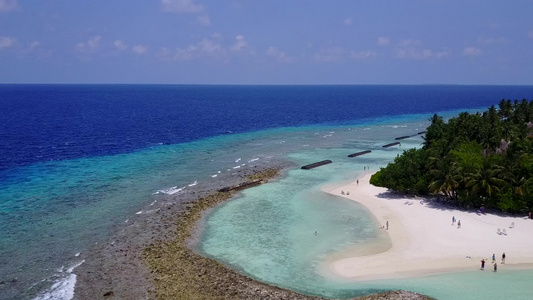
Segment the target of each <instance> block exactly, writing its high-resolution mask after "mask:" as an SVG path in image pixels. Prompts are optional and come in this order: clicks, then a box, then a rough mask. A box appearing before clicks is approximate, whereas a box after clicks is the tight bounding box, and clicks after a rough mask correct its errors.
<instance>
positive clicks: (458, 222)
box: [457, 220, 461, 228]
mask: <svg viewBox="0 0 533 300" xmlns="http://www.w3.org/2000/svg"><path fill="white" fill-rule="evenodd" d="M457 228H461V220H459V221H457Z"/></svg>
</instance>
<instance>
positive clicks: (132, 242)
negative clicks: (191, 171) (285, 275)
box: [73, 164, 432, 300]
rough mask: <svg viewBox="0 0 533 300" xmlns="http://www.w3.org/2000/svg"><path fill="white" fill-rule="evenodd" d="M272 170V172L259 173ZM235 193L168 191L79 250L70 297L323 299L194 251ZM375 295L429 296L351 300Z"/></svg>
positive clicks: (242, 174)
mask: <svg viewBox="0 0 533 300" xmlns="http://www.w3.org/2000/svg"><path fill="white" fill-rule="evenodd" d="M291 167H293V166H292V165H289V164H278V165H277V166H272V165H270V166H264V167H260V168H259V170H249V171H242V172H237V173H236V174H239V175H238V176H237V177H238V178H240V179H237V180H234V181H233V184H235V183H240V182H242V181H243V178H248V180H252V179H257V177H256V176H258V174H259V176H262V179H264V180H268V179H274V180H275V179H277V178H279V177H281V176H283V173H284V172H285V171H287V170H288V169H290V168H291ZM273 169H275V170H276V171H275V172H274V173H270V174H264V173H263V172H265V171H267V172H268V170H273ZM280 173H281V174H280ZM265 175H266V176H265ZM251 177H252V178H251ZM226 183H228V181H226ZM219 188H220V187H219ZM220 194H223V195H220ZM234 194H236V193H221V192H216V191H215V190H213V189H207V190H199V191H196V192H192V193H190V194H188V195H187V200H184V201H177V200H176V198H177V197H176V196H169V197H166V201H161V203H159V204H158V205H159V206H160V207H159V208H154V209H152V210H151V211H148V212H147V213H146V214H142V215H139V216H136V217H135V219H131V220H130V223H131V224H130V225H128V226H126V227H125V228H122V229H121V230H120V231H119V232H118V233H117V235H116V236H114V237H113V238H112V242H108V243H101V244H99V245H95V247H94V249H92V250H91V251H90V252H89V253H88V254H86V255H84V259H85V263H84V264H82V265H81V266H79V267H78V268H76V270H75V272H74V273H75V274H76V275H77V276H78V279H77V282H76V285H75V290H74V297H73V299H115V298H117V299H168V298H169V297H170V298H176V299H177V298H179V299H228V298H229V299H257V298H261V299H275V300H277V299H295V300H316V299H324V298H321V297H316V296H310V295H304V294H300V293H298V292H296V291H292V290H288V289H283V288H280V287H277V286H273V285H269V284H267V283H264V282H261V281H257V280H255V279H253V278H251V277H249V276H246V275H244V274H241V273H239V272H238V271H236V270H234V269H231V268H230V267H228V266H226V265H224V264H221V263H219V262H218V261H216V260H214V259H211V258H207V257H204V256H201V255H200V254H198V253H196V252H195V249H194V248H195V246H196V245H197V242H198V238H199V237H200V234H201V231H200V230H201V228H199V226H201V225H202V223H201V222H202V221H203V220H205V217H206V216H207V214H208V213H209V212H210V211H211V210H212V209H213V208H214V207H215V206H216V205H218V204H220V203H222V202H223V201H226V200H231V198H232V197H233V196H234ZM217 195H218V196H217ZM205 199H207V201H205ZM189 217H190V219H189ZM184 219H188V220H185V221H184ZM121 227H124V226H121ZM189 261H193V264H192V265H191V264H188V262H189ZM191 266H192V267H191ZM183 268H185V269H187V271H188V272H183V270H184V269H183ZM183 275H186V276H183ZM182 288H183V289H182ZM188 292H191V293H190V294H188ZM380 297H386V298H387V299H406V297H408V298H409V299H420V300H426V299H432V298H430V297H427V296H424V295H421V294H418V293H414V292H408V291H402V290H392V291H387V292H382V293H379V294H372V295H368V296H362V297H359V298H354V299H368V300H371V299H382V298H380Z"/></svg>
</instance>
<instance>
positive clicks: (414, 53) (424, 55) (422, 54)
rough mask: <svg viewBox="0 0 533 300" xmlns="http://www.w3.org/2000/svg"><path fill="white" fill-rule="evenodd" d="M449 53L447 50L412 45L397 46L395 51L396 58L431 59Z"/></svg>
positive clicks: (442, 56)
mask: <svg viewBox="0 0 533 300" xmlns="http://www.w3.org/2000/svg"><path fill="white" fill-rule="evenodd" d="M449 55H450V52H449V51H446V50H443V51H433V50H431V49H416V48H414V47H408V48H399V49H396V51H395V56H396V57H397V58H405V59H431V58H444V57H447V56H449Z"/></svg>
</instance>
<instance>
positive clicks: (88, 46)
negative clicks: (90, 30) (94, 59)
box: [76, 35, 102, 53]
mask: <svg viewBox="0 0 533 300" xmlns="http://www.w3.org/2000/svg"><path fill="white" fill-rule="evenodd" d="M101 39H102V37H101V36H99V35H97V36H94V37H92V38H90V39H89V40H88V41H87V42H80V43H78V44H77V45H76V50H78V51H79V52H84V53H89V52H95V51H96V50H97V49H98V47H99V46H100V40H101Z"/></svg>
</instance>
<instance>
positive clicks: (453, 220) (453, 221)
mask: <svg viewBox="0 0 533 300" xmlns="http://www.w3.org/2000/svg"><path fill="white" fill-rule="evenodd" d="M453 224H455V216H452V225H453Z"/></svg>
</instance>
